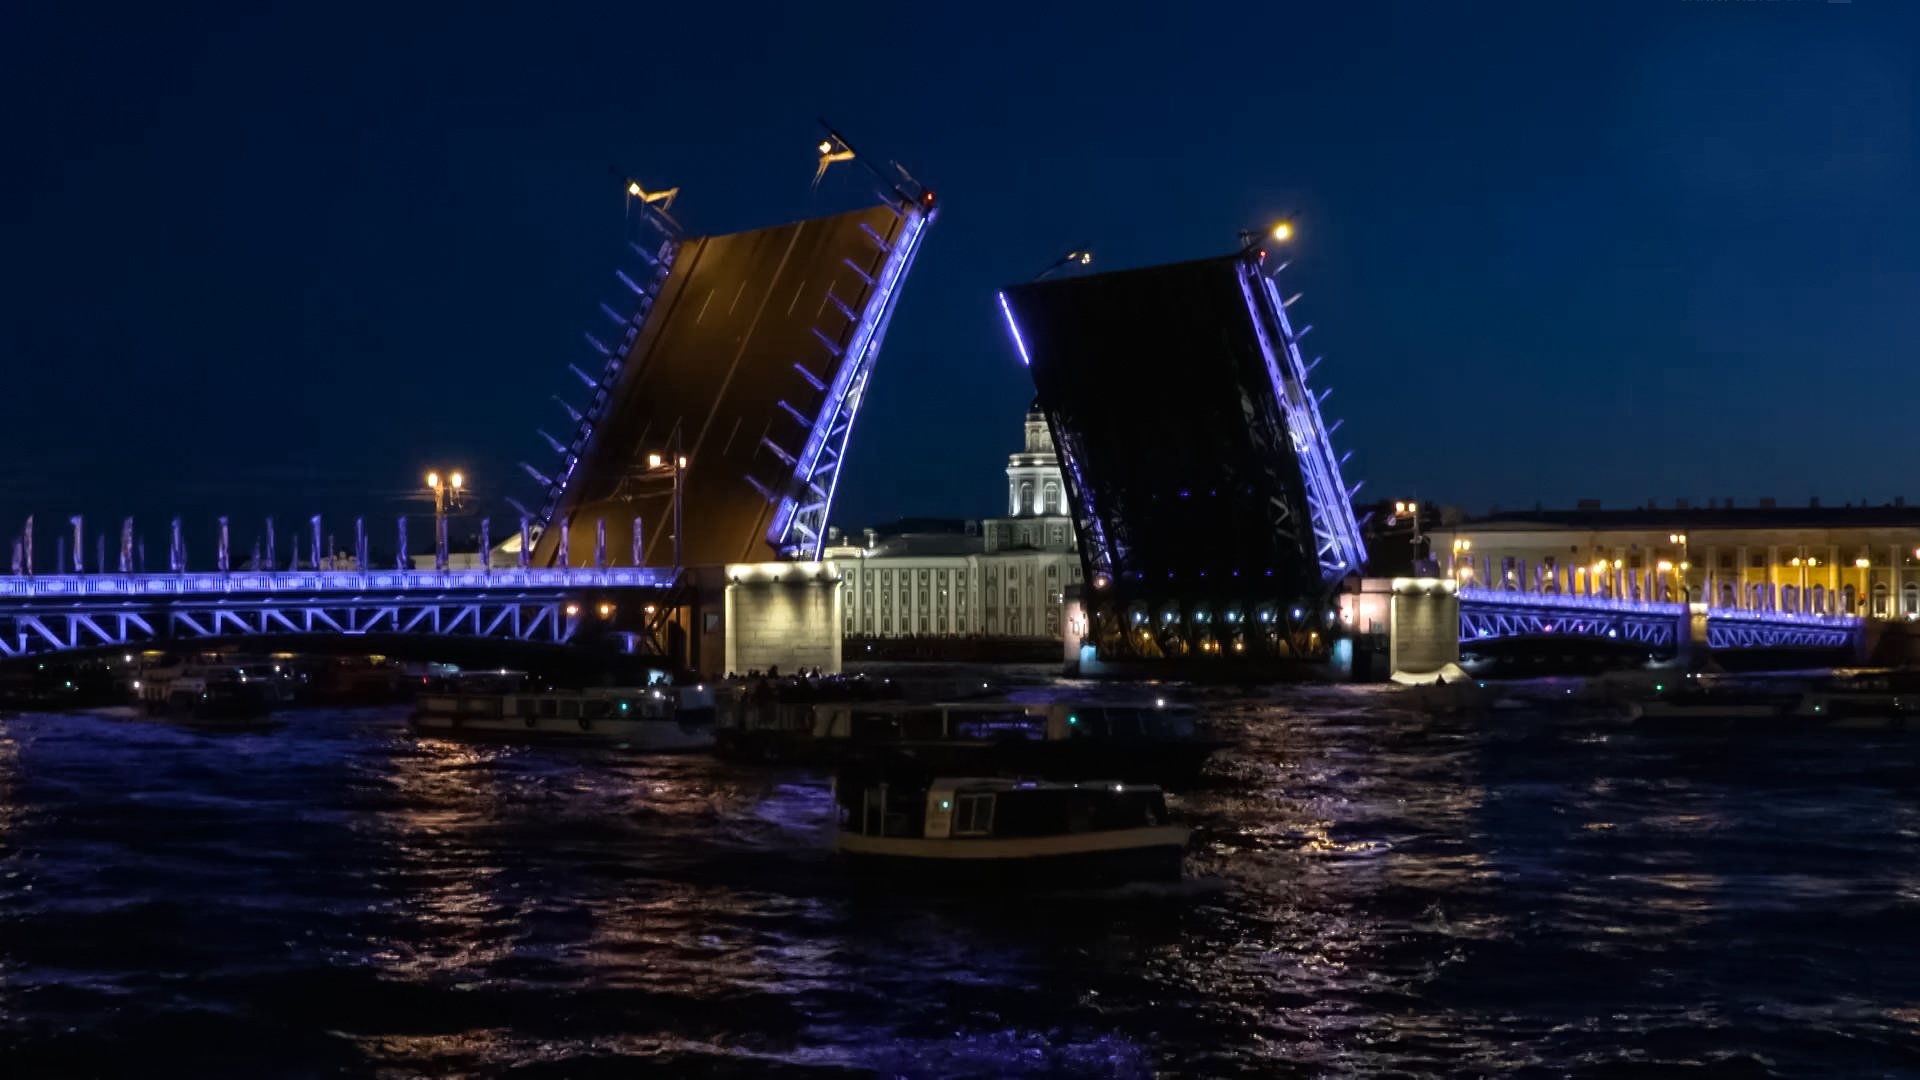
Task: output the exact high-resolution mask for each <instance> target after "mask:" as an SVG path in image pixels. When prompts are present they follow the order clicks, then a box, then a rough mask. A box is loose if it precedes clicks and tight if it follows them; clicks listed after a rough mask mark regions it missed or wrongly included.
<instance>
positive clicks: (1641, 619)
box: [999, 244, 1861, 674]
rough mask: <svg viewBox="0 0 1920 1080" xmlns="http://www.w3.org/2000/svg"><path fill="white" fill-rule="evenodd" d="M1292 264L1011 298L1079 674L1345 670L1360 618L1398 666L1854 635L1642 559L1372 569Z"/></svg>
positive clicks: (1124, 277)
mask: <svg viewBox="0 0 1920 1080" xmlns="http://www.w3.org/2000/svg"><path fill="white" fill-rule="evenodd" d="M1284 268H1285V265H1284V264H1281V265H1280V266H1278V267H1269V266H1268V264H1267V260H1266V256H1265V253H1264V252H1263V251H1262V250H1260V249H1259V248H1258V246H1257V245H1253V244H1249V245H1248V246H1246V247H1244V248H1243V249H1242V250H1240V251H1239V252H1236V253H1234V254H1230V255H1224V256H1220V257H1216V258H1211V259H1200V260H1196V261H1191V262H1182V263H1173V264H1168V265H1162V266H1151V267H1145V268H1140V269H1132V270H1123V271H1118V272H1110V273H1099V274H1083V275H1079V276H1068V277H1062V278H1056V279H1052V280H1046V279H1045V275H1043V279H1042V280H1037V281H1034V282H1029V283H1026V284H1022V285H1017V286H1012V287H1009V288H1007V289H1005V290H1004V291H1003V292H1002V293H1001V294H1000V297H999V306H1000V309H1001V313H1002V314H1003V315H1004V316H1005V319H1006V322H1007V328H1008V333H1009V338H1010V340H1011V342H1012V345H1013V348H1014V350H1015V352H1016V353H1017V354H1018V356H1019V358H1020V360H1021V362H1022V363H1024V364H1026V365H1027V366H1028V367H1029V368H1030V369H1031V373H1032V376H1033V381H1034V388H1035V391H1036V393H1037V396H1038V402H1039V406H1040V408H1041V410H1042V412H1044V413H1045V415H1046V417H1047V421H1048V424H1049V426H1050V428H1051V430H1052V435H1053V441H1054V445H1055V446H1056V447H1058V449H1059V452H1060V456H1061V462H1062V472H1063V480H1064V483H1065V486H1066V488H1067V492H1068V497H1069V501H1070V504H1071V506H1072V507H1073V510H1074V517H1075V523H1076V528H1077V529H1078V534H1079V538H1080V553H1081V560H1082V564H1083V566H1082V570H1083V579H1084V581H1085V582H1087V586H1086V587H1085V588H1084V589H1083V591H1082V596H1081V605H1080V607H1081V610H1080V612H1079V613H1078V617H1077V618H1078V627H1077V629H1076V631H1075V633H1074V634H1073V636H1072V637H1071V638H1070V640H1069V642H1068V646H1069V654H1068V656H1069V660H1070V661H1072V662H1077V663H1078V664H1079V665H1080V667H1081V669H1082V670H1083V671H1100V670H1116V671H1118V670H1149V669H1155V668H1158V669H1162V670H1165V669H1166V668H1167V667H1168V666H1169V664H1170V663H1171V665H1172V666H1174V667H1182V666H1187V667H1192V666H1197V667H1199V668H1206V667H1209V666H1212V667H1217V668H1221V669H1222V670H1232V669H1233V667H1235V666H1240V667H1248V666H1259V665H1260V664H1269V665H1271V662H1274V661H1279V662H1281V663H1283V664H1289V665H1296V666H1297V665H1299V664H1302V663H1304V664H1309V665H1319V664H1322V663H1324V662H1327V661H1329V660H1331V661H1334V662H1335V663H1336V664H1337V665H1338V664H1344V663H1348V662H1351V661H1352V659H1353V655H1354V654H1353V652H1352V651H1350V650H1351V649H1352V647H1353V643H1354V642H1356V641H1361V642H1365V641H1368V640H1369V639H1370V638H1371V637H1372V635H1371V634H1369V633H1367V631H1368V630H1370V629H1377V630H1378V631H1379V632H1380V633H1381V635H1382V636H1385V637H1388V638H1389V639H1390V640H1391V644H1390V646H1389V648H1388V650H1386V653H1385V655H1384V656H1383V659H1386V660H1388V661H1389V663H1388V667H1387V670H1388V671H1392V672H1399V671H1409V670H1410V671H1417V672H1433V671H1439V670H1441V669H1443V668H1445V667H1446V666H1447V665H1448V664H1451V663H1454V662H1456V661H1458V660H1459V659H1460V657H1461V653H1462V649H1463V647H1464V648H1467V649H1472V650H1484V649H1487V648H1489V647H1502V646H1508V645H1518V646H1522V647H1525V646H1528V645H1534V644H1540V643H1546V644H1549V645H1558V644H1560V643H1567V642H1572V643H1576V644H1578V643H1582V642H1584V643H1585V644H1586V645H1588V646H1598V647H1602V648H1612V649H1614V650H1615V651H1628V652H1630V651H1634V650H1644V651H1646V652H1648V653H1650V654H1653V655H1656V656H1663V655H1664V656H1668V657H1673V656H1677V655H1679V654H1682V653H1685V652H1688V651H1691V650H1692V649H1695V648H1698V649H1703V650H1716V651H1719V650H1741V651H1752V650H1782V651H1798V652H1807V651H1819V650H1840V651H1847V650H1857V649H1858V647H1859V644H1860V642H1861V620H1859V619H1857V618H1852V617H1849V616H1843V615H1835V614H1820V613H1788V612H1769V611H1747V610H1735V609H1731V608H1725V607H1709V606H1707V605H1692V604H1687V603H1680V602H1675V600H1674V599H1673V598H1670V597H1667V596H1665V595H1662V594H1660V593H1659V592H1658V589H1659V588H1660V587H1661V583H1660V582H1658V581H1656V580H1655V577H1654V576H1653V575H1652V574H1642V575H1641V576H1640V577H1639V578H1637V579H1635V580H1631V581H1629V580H1628V579H1627V578H1625V577H1621V578H1620V579H1619V580H1614V581H1610V582H1605V583H1602V582H1597V581H1594V582H1589V581H1586V580H1584V579H1582V580H1580V581H1576V580H1575V579H1574V577H1573V575H1572V574H1571V573H1570V572H1567V571H1565V569H1564V568H1562V570H1561V571H1560V575H1561V576H1558V577H1552V576H1547V575H1546V574H1545V573H1544V572H1543V573H1542V574H1541V575H1536V576H1538V577H1539V580H1537V581H1530V580H1525V579H1526V574H1525V571H1524V568H1521V570H1520V571H1519V573H1518V575H1517V576H1514V577H1512V578H1511V580H1510V581H1509V582H1508V584H1507V587H1503V588H1478V589H1475V588H1466V589H1462V588H1460V587H1459V583H1458V582H1457V581H1454V580H1451V579H1441V578H1437V577H1433V578H1409V579H1399V580H1395V579H1387V578H1368V577H1366V565H1367V553H1366V549H1365V545H1364V542H1363V540H1362V537H1361V532H1360V527H1359V526H1360V523H1359V522H1358V521H1356V519H1355V516H1354V511H1353V502H1352V499H1353V496H1354V494H1355V493H1356V492H1357V491H1358V490H1359V485H1357V484H1356V485H1354V486H1352V487H1349V486H1347V484H1346V481H1345V479H1344V478H1343V476H1342V467H1343V465H1344V464H1345V463H1346V461H1347V456H1346V455H1339V454H1336V453H1335V451H1334V448H1333V443H1332V436H1333V434H1334V432H1335V431H1336V430H1337V429H1338V427H1339V423H1338V422H1337V421H1336V422H1335V423H1333V424H1328V423H1326V422H1325V421H1324V420H1323V418H1322V415H1321V411H1320V406H1321V404H1322V402H1323V401H1324V400H1325V399H1326V396H1327V393H1328V391H1325V390H1321V391H1319V392H1315V391H1314V390H1313V389H1312V388H1311V387H1310V386H1309V384H1308V380H1309V376H1310V374H1311V373H1312V372H1313V371H1314V370H1315V368H1316V367H1317V366H1318V364H1319V362H1320V361H1319V359H1318V358H1315V359H1314V360H1312V361H1307V360H1306V359H1305V358H1304V357H1303V355H1302V352H1301V349H1300V344H1301V340H1302V339H1303V338H1304V337H1305V336H1306V334H1307V332H1308V331H1309V330H1310V329H1311V327H1302V328H1300V329H1297V330H1296V329H1295V326H1294V324H1293V322H1292V319H1291V318H1290V315H1289V309H1290V308H1291V307H1292V305H1293V304H1294V302H1295V301H1297V300H1298V299H1299V296H1298V295H1295V296H1292V297H1289V298H1286V299H1284V300H1283V299H1282V292H1281V290H1280V287H1279V282H1278V277H1279V274H1280V272H1281V270H1283V269H1284ZM1563 579H1564V580H1563ZM1483 580H1485V579H1483ZM1072 621H1073V620H1071V619H1070V622H1072ZM1382 674H1384V672H1382Z"/></svg>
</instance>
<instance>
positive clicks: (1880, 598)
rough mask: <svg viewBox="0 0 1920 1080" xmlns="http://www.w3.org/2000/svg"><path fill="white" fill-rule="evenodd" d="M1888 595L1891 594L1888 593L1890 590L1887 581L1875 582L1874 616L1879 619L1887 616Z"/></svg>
mask: <svg viewBox="0 0 1920 1080" xmlns="http://www.w3.org/2000/svg"><path fill="white" fill-rule="evenodd" d="M1888 595H1889V594H1888V591H1887V585H1886V583H1885V582H1875V583H1874V586H1873V615H1874V618H1877V619H1884V618H1886V617H1887V597H1888Z"/></svg>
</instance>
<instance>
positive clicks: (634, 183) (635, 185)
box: [627, 180, 646, 198]
mask: <svg viewBox="0 0 1920 1080" xmlns="http://www.w3.org/2000/svg"><path fill="white" fill-rule="evenodd" d="M627 194H629V195H632V196H634V197H636V198H637V197H639V196H642V195H645V194H646V192H644V191H642V190H640V181H638V180H629V181H627Z"/></svg>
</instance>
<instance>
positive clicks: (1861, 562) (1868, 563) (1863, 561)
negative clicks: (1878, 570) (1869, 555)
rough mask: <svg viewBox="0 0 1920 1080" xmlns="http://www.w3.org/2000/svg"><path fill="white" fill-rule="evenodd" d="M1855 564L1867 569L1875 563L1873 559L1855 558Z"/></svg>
mask: <svg viewBox="0 0 1920 1080" xmlns="http://www.w3.org/2000/svg"><path fill="white" fill-rule="evenodd" d="M1853 565H1855V566H1857V567H1859V568H1860V569H1862V570H1865V569H1866V568H1867V567H1869V566H1872V565H1873V560H1871V559H1855V560H1853Z"/></svg>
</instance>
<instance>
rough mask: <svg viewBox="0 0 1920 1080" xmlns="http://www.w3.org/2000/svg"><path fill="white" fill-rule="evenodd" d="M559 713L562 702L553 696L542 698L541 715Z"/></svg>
mask: <svg viewBox="0 0 1920 1080" xmlns="http://www.w3.org/2000/svg"><path fill="white" fill-rule="evenodd" d="M559 714H560V703H559V702H558V701H555V700H554V699H553V698H541V699H540V715H541V716H558V715H559Z"/></svg>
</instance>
